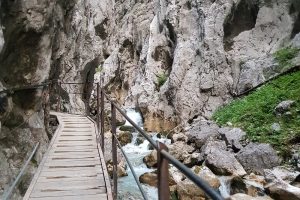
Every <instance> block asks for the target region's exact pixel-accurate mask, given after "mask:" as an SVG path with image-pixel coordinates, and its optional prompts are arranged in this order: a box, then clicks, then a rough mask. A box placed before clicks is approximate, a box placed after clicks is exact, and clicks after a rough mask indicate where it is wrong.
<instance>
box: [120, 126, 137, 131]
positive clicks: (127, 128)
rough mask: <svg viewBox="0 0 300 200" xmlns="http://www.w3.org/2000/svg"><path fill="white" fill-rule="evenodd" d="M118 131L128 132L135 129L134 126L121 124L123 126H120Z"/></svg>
mask: <svg viewBox="0 0 300 200" xmlns="http://www.w3.org/2000/svg"><path fill="white" fill-rule="evenodd" d="M119 129H120V131H129V132H131V133H132V132H134V131H135V128H134V127H133V126H127V125H123V126H120V128H119Z"/></svg>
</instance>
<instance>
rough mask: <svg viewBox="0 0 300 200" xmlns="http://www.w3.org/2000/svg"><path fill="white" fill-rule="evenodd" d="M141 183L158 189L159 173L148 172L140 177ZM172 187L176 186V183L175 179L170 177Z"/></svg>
mask: <svg viewBox="0 0 300 200" xmlns="http://www.w3.org/2000/svg"><path fill="white" fill-rule="evenodd" d="M139 181H140V182H141V183H144V184H147V185H150V186H153V187H157V182H158V178H157V171H153V172H146V173H144V174H142V175H141V176H140V177H139ZM172 185H176V182H175V181H174V179H173V178H172V177H171V176H169V186H172Z"/></svg>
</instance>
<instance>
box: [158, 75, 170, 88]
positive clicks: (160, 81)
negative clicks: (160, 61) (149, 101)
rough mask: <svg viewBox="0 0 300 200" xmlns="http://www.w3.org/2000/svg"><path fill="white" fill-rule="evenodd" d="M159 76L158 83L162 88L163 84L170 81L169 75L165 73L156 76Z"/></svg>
mask: <svg viewBox="0 0 300 200" xmlns="http://www.w3.org/2000/svg"><path fill="white" fill-rule="evenodd" d="M156 76H157V81H158V86H159V87H161V86H162V85H163V84H165V82H166V81H167V79H168V75H167V73H166V72H163V73H161V74H158V75H156Z"/></svg>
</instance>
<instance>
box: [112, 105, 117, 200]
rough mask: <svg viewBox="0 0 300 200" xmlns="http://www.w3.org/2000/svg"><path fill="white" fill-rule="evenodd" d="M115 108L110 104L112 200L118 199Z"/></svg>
mask: <svg viewBox="0 0 300 200" xmlns="http://www.w3.org/2000/svg"><path fill="white" fill-rule="evenodd" d="M116 131H117V126H116V107H115V105H114V104H113V103H112V104H111V132H112V159H113V182H114V199H117V197H118V195H117V194H118V174H117V171H118V158H117V141H116V137H114V136H116Z"/></svg>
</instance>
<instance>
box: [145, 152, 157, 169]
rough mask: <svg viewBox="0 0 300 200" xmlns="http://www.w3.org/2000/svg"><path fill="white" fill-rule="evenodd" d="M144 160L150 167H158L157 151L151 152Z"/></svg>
mask: <svg viewBox="0 0 300 200" xmlns="http://www.w3.org/2000/svg"><path fill="white" fill-rule="evenodd" d="M143 162H144V163H145V164H146V166H147V167H148V168H151V167H157V151H156V150H153V151H151V153H150V154H148V155H147V156H145V157H144V158H143Z"/></svg>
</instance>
